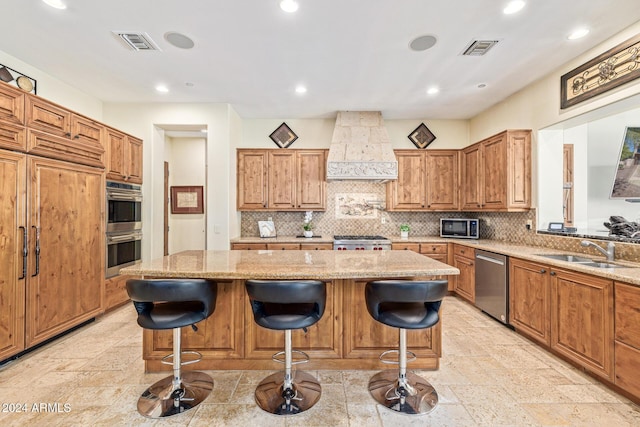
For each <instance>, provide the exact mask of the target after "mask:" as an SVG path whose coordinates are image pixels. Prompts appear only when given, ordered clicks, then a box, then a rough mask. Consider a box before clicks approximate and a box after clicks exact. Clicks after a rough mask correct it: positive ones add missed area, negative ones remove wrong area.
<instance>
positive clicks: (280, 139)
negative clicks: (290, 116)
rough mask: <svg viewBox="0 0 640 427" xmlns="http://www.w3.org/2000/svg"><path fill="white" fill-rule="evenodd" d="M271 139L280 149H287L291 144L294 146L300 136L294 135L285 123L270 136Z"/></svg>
mask: <svg viewBox="0 0 640 427" xmlns="http://www.w3.org/2000/svg"><path fill="white" fill-rule="evenodd" d="M269 138H271V140H272V141H273V142H275V143H276V145H277V146H278V147H280V148H287V147H289V146H290V145H291V144H293V141H295V140H296V139H298V135H296V134H295V133H293V131H292V130H291V128H289V126H287V124H286V123H285V122H282V124H281V125H280V126H278V128H277V129H276V130H274V131H273V133H271V135H269Z"/></svg>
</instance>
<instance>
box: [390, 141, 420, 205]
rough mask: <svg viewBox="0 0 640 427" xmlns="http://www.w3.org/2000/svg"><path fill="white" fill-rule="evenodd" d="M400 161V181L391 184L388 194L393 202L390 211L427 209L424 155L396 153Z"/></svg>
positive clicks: (406, 152)
mask: <svg viewBox="0 0 640 427" xmlns="http://www.w3.org/2000/svg"><path fill="white" fill-rule="evenodd" d="M395 154H396V159H397V160H398V179H397V180H395V181H391V182H389V184H388V185H387V192H388V193H389V197H390V199H391V200H388V202H387V205H388V206H389V208H390V209H389V210H423V209H424V208H425V182H424V180H425V169H424V168H425V163H424V162H425V157H424V153H422V152H419V151H415V150H411V151H400V150H397V151H395Z"/></svg>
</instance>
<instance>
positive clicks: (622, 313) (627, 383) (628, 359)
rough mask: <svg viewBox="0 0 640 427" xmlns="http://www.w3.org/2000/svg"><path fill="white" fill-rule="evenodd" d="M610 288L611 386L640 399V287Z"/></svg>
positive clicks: (617, 285) (619, 286) (617, 283)
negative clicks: (612, 296)
mask: <svg viewBox="0 0 640 427" xmlns="http://www.w3.org/2000/svg"><path fill="white" fill-rule="evenodd" d="M614 286H615V310H616V311H615V323H616V328H615V384H616V385H617V386H618V387H621V388H623V389H624V390H626V391H628V392H630V393H632V394H633V395H634V396H635V397H636V398H637V399H640V287H638V286H634V285H627V284H624V283H619V282H616V283H615V285H614Z"/></svg>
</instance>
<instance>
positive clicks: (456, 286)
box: [452, 244, 476, 304]
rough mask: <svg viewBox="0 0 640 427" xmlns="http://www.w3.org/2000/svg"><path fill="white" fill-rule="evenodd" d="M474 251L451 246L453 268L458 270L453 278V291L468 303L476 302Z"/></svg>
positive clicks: (460, 246)
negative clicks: (458, 272) (457, 273)
mask: <svg viewBox="0 0 640 427" xmlns="http://www.w3.org/2000/svg"><path fill="white" fill-rule="evenodd" d="M475 254H476V251H475V250H474V249H473V248H470V247H468V246H464V245H456V244H454V245H453V266H454V267H456V268H457V269H458V270H460V274H459V275H458V276H454V277H453V278H452V280H453V290H454V292H455V293H456V294H458V295H459V296H461V297H462V298H464V299H466V300H467V301H469V302H470V303H472V304H473V303H475V300H476V260H475V256H476V255H475Z"/></svg>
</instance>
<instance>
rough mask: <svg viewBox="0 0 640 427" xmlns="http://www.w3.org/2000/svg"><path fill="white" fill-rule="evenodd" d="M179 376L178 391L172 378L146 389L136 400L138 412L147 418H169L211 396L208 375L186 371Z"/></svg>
mask: <svg viewBox="0 0 640 427" xmlns="http://www.w3.org/2000/svg"><path fill="white" fill-rule="evenodd" d="M181 376H182V381H181V383H180V387H179V388H178V390H176V389H175V388H174V386H173V376H168V377H166V378H163V379H161V380H160V381H158V382H156V383H155V384H153V385H152V386H151V387H149V388H148V389H146V390H145V392H144V393H142V396H140V398H139V399H138V412H139V413H140V414H142V415H144V416H145V417H149V418H163V417H170V416H172V415H176V414H181V413H183V412H185V411H188V410H189V409H192V408H194V407H196V406H197V405H198V404H200V403H201V402H202V401H203V400H205V399H206V398H207V397H208V396H209V394H211V390H212V389H213V378H211V377H210V376H209V375H207V374H205V373H203V372H198V371H193V372H192V371H187V372H183V373H182V375H181ZM180 395H182V396H180Z"/></svg>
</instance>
